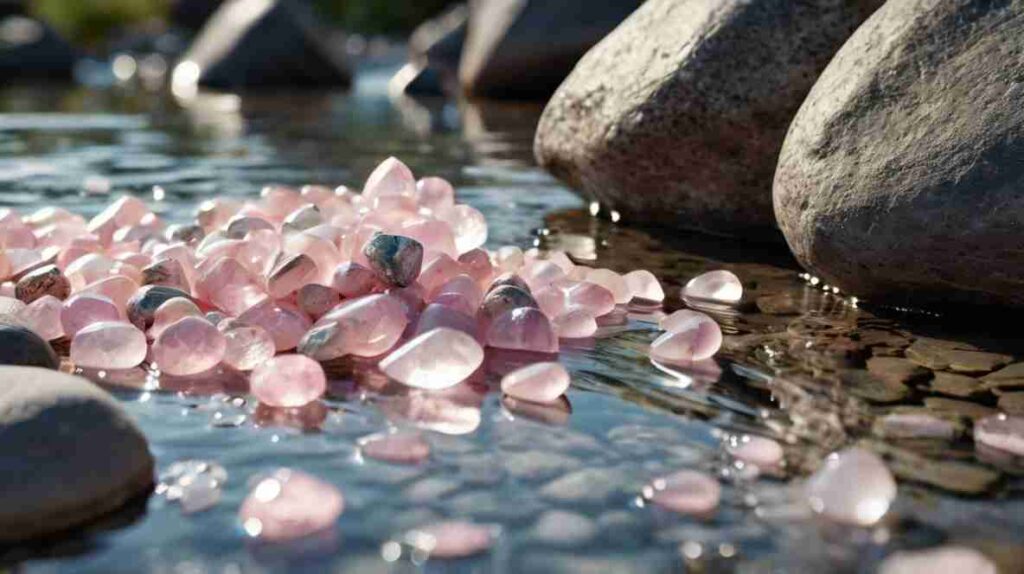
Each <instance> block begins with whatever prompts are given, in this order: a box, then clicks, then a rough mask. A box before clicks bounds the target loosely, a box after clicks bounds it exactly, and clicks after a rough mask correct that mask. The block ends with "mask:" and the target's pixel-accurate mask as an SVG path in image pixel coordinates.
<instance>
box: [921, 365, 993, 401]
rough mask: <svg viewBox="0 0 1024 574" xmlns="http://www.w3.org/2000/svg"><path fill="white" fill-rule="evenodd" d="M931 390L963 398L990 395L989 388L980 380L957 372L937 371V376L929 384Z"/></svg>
mask: <svg viewBox="0 0 1024 574" xmlns="http://www.w3.org/2000/svg"><path fill="white" fill-rule="evenodd" d="M929 390H931V391H932V392H933V393H939V394H941V395H949V396H951V397H961V398H974V399H976V398H979V397H983V396H986V395H988V390H987V389H985V387H983V386H982V384H981V381H980V380H978V379H975V378H974V377H968V376H966V375H958V374H956V373H943V372H938V373H935V378H934V379H932V381H931V383H930V384H929Z"/></svg>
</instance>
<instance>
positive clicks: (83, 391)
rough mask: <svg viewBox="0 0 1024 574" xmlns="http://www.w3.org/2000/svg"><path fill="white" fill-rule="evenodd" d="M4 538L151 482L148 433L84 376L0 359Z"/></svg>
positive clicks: (20, 536)
mask: <svg viewBox="0 0 1024 574" xmlns="http://www.w3.org/2000/svg"><path fill="white" fill-rule="evenodd" d="M0 468H2V469H3V472H0V543H10V542H18V541H23V540H27V539H30V538H35V537H38V536H43V535H47V534H50V533H54V532H58V531H61V530H65V529H67V528H71V527H75V526H78V525H80V524H84V523H86V522H89V521H91V520H93V519H96V518H99V517H100V516H103V515H104V514H107V513H109V512H112V511H114V510H116V509H118V508H119V507H121V506H122V505H123V504H124V503H125V502H127V501H129V500H130V499H132V498H134V497H136V496H138V495H140V494H142V493H144V492H145V491H146V490H147V489H148V488H150V487H151V485H152V483H153V457H152V456H151V455H150V453H149V447H148V446H147V444H146V439H145V437H143V435H142V433H141V432H140V431H139V429H138V427H136V426H135V423H134V422H133V421H132V420H131V418H129V416H128V415H127V414H126V413H125V412H124V410H123V409H122V408H121V406H120V405H119V404H118V403H117V401H115V400H114V399H113V398H111V397H110V395H108V394H107V393H105V392H104V391H102V390H100V389H99V388H98V387H97V386H96V385H94V384H92V383H91V382H89V381H87V380H85V379H83V378H81V377H76V376H72V375H68V374H64V373H60V372H56V371H48V370H45V369H37V368H32V367H0Z"/></svg>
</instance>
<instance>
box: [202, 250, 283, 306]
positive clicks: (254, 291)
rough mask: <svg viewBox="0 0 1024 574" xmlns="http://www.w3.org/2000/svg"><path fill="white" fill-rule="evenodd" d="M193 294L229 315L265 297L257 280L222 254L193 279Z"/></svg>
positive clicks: (239, 264)
mask: <svg viewBox="0 0 1024 574" xmlns="http://www.w3.org/2000/svg"><path fill="white" fill-rule="evenodd" d="M196 294H197V295H198V296H199V297H200V298H201V299H203V300H204V301H207V302H209V303H210V304H212V305H214V306H216V307H217V308H219V309H221V310H222V311H224V312H226V313H228V314H231V315H236V316H237V315H240V314H242V313H243V312H244V311H245V310H246V309H249V308H250V307H252V306H253V305H256V304H257V303H259V302H261V301H265V300H266V299H267V294H266V293H265V292H264V291H263V287H262V286H261V285H260V282H259V280H258V279H257V278H256V277H255V276H253V274H252V273H251V272H250V271H249V270H248V269H246V268H245V267H243V266H242V264H241V263H239V262H238V261H236V260H234V259H231V258H229V257H225V258H223V259H220V260H219V261H217V263H215V264H214V265H213V266H212V267H211V268H210V269H209V270H207V271H206V273H204V274H203V275H202V276H201V277H200V278H199V280H198V281H197V282H196Z"/></svg>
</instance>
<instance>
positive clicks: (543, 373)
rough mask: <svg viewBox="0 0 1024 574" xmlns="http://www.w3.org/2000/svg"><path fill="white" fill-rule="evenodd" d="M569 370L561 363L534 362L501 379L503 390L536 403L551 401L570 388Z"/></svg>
mask: <svg viewBox="0 0 1024 574" xmlns="http://www.w3.org/2000/svg"><path fill="white" fill-rule="evenodd" d="M569 382H570V381H569V371H566V370H565V367H563V366H562V365H561V364H559V363H548V362H545V363H534V364H532V365H527V366H525V367H522V368H519V369H516V370H515V371H512V372H511V373H509V374H507V375H505V376H504V377H502V379H501V392H503V393H505V394H506V395H509V396H511V397H514V398H517V399H520V400H524V401H531V402H535V403H550V402H552V401H554V400H555V399H557V398H558V397H561V396H562V395H563V394H565V391H567V390H568V389H569Z"/></svg>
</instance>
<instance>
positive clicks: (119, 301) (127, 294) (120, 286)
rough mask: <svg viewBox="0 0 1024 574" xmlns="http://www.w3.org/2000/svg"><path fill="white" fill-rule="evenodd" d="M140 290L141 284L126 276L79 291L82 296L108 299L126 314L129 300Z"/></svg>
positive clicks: (108, 278) (115, 276) (100, 281)
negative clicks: (96, 296) (97, 296)
mask: <svg viewBox="0 0 1024 574" xmlns="http://www.w3.org/2000/svg"><path fill="white" fill-rule="evenodd" d="M138 290H139V284H138V283H136V282H135V281H133V280H131V279H129V278H127V277H125V276H124V275H112V276H110V277H107V278H105V279H100V280H99V281H96V282H95V283H90V284H89V285H86V286H85V287H82V288H81V289H79V290H78V293H79V294H82V295H100V296H102V297H106V298H107V299H110V300H111V301H113V302H114V305H117V308H118V309H119V310H120V311H121V312H122V313H124V311H125V308H126V307H127V305H128V300H129V299H131V298H132V295H134V294H135V292H136V291H138Z"/></svg>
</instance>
